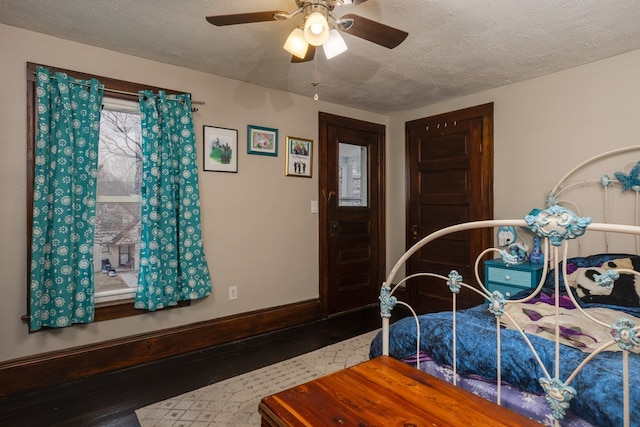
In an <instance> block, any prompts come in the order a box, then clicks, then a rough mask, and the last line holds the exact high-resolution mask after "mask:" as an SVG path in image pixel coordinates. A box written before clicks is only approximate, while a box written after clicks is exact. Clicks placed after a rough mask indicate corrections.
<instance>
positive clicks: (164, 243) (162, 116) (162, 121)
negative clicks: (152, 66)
mask: <svg viewBox="0 0 640 427" xmlns="http://www.w3.org/2000/svg"><path fill="white" fill-rule="evenodd" d="M139 100H140V112H141V122H142V145H143V147H142V156H143V160H142V236H141V239H140V240H141V242H140V275H139V277H138V289H137V292H136V298H135V307H136V308H137V309H147V310H151V311H154V310H158V309H161V308H163V307H167V306H170V305H175V304H176V303H177V302H178V301H184V300H190V299H197V298H202V297H205V296H207V295H209V294H210V293H211V278H210V276H209V270H208V268H207V262H206V259H205V255H204V251H203V248H202V235H201V231H200V193H199V189H198V166H197V159H196V145H195V132H194V128H193V117H192V115H191V99H190V97H189V95H166V94H165V92H164V91H160V93H159V94H154V93H153V92H150V91H143V92H140V93H139Z"/></svg>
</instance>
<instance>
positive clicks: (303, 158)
mask: <svg viewBox="0 0 640 427" xmlns="http://www.w3.org/2000/svg"><path fill="white" fill-rule="evenodd" d="M312 152H313V141H311V140H310V139H304V138H297V137H295V136H288V137H287V158H286V162H285V174H286V175H287V176H299V177H304V178H311V166H312V158H311V154H312Z"/></svg>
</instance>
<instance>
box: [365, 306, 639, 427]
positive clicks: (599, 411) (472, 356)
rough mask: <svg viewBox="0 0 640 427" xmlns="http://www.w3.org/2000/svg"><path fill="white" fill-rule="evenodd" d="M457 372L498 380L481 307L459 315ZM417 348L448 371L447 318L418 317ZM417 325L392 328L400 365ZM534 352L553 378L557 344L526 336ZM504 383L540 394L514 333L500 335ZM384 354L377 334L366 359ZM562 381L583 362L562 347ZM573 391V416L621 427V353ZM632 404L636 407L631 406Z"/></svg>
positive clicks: (534, 369)
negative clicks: (418, 343) (444, 366)
mask: <svg viewBox="0 0 640 427" xmlns="http://www.w3.org/2000/svg"><path fill="white" fill-rule="evenodd" d="M456 317H457V322H458V331H457V340H458V341H457V369H458V373H459V374H476V375H480V376H481V377H484V378H486V379H489V380H495V379H496V378H497V370H496V360H497V359H496V356H497V355H496V332H495V331H496V319H495V317H494V316H493V315H492V314H491V313H490V312H489V311H488V310H487V306H486V305H480V306H477V307H474V308H470V309H468V310H461V311H459V312H458V313H457V316H456ZM419 320H420V329H421V339H420V347H421V349H422V350H424V351H425V352H426V353H427V354H429V356H431V357H432V358H433V359H434V360H435V361H436V362H437V363H440V364H444V365H449V366H451V365H452V364H453V363H452V362H453V361H452V329H451V313H450V312H444V313H433V314H426V315H421V316H419ZM415 337H416V325H415V320H414V319H413V318H412V317H411V318H405V319H402V320H400V321H398V322H396V323H394V324H393V325H391V328H390V342H389V347H390V348H389V350H390V351H389V353H390V355H391V356H392V357H395V358H398V359H403V358H406V357H409V356H412V355H415V352H416V342H415ZM530 339H531V342H532V344H533V346H534V347H535V348H536V350H537V351H538V354H539V356H540V358H541V360H542V362H543V364H544V365H545V367H546V369H547V370H548V372H549V373H550V374H551V375H553V373H554V372H555V344H554V343H553V342H551V341H549V340H546V339H543V338H540V337H536V336H530ZM501 342H502V380H503V381H506V382H508V383H509V384H511V385H513V386H516V387H518V388H519V389H521V390H524V391H528V392H532V393H539V394H541V393H543V390H542V387H541V386H540V384H539V382H538V379H539V378H541V377H543V376H544V374H543V371H542V369H541V368H540V367H539V365H538V363H537V362H536V360H535V359H534V357H533V355H532V354H531V350H530V349H529V347H528V346H527V345H526V343H525V342H524V341H523V340H522V337H520V334H519V333H518V332H517V331H513V330H507V329H502V331H501ZM381 354H382V336H381V334H378V335H377V336H376V337H375V338H374V340H373V342H372V343H371V348H370V353H369V356H370V357H372V358H373V357H377V356H379V355H381ZM560 354H561V364H560V367H561V369H560V377H561V378H562V379H566V378H567V377H568V376H569V375H570V373H571V372H573V370H574V369H575V368H576V367H577V366H578V364H579V363H580V362H581V361H582V360H583V359H584V358H585V357H586V356H587V355H586V354H585V353H582V352H581V351H580V350H578V349H575V348H571V347H567V346H561V350H560ZM629 360H630V363H629V370H630V377H631V379H630V387H629V388H630V393H631V396H630V401H631V402H632V403H631V414H630V417H631V420H632V422H638V420H640V405H638V404H637V402H640V379H639V378H638V373H640V356H639V355H635V354H630V356H629ZM570 385H571V386H572V387H574V388H575V389H576V391H577V396H576V397H575V398H574V399H573V400H572V401H571V410H572V411H573V412H574V413H575V414H576V415H578V416H580V417H582V418H584V419H585V420H587V421H589V422H590V423H592V424H594V425H596V426H622V422H623V421H622V420H623V418H622V408H623V403H622V400H623V395H622V353H621V352H615V353H614V352H604V353H601V354H599V355H598V356H597V357H596V358H595V359H594V360H592V361H591V362H589V363H588V364H587V365H586V366H585V367H584V368H583V370H582V372H581V373H580V374H579V375H578V376H577V377H576V379H574V381H573V382H572V383H571V384H570ZM634 402H636V404H634Z"/></svg>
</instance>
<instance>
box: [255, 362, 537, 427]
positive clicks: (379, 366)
mask: <svg viewBox="0 0 640 427" xmlns="http://www.w3.org/2000/svg"><path fill="white" fill-rule="evenodd" d="M258 411H259V412H260V415H261V416H262V426H263V427H266V426H271V427H283V426H318V427H325V426H341V425H344V426H354V427H365V426H381V427H388V426H403V427H417V426H430V427H435V426H491V427H499V426H518V427H527V426H538V427H539V426H540V424H538V423H536V422H534V421H532V420H530V419H529V418H526V417H524V416H522V415H520V414H517V413H515V412H513V411H510V410H508V409H505V408H503V407H501V406H499V405H497V404H495V403H493V402H490V401H488V400H485V399H483V398H481V397H478V396H476V395H474V394H472V393H469V392H467V391H465V390H463V389H461V388H458V387H455V386H453V385H452V384H449V383H447V382H445V381H442V380H440V379H438V378H435V377H433V376H431V375H429V374H426V373H424V372H421V371H419V370H417V369H415V368H413V367H411V366H409V365H406V364H405V363H402V362H400V361H398V360H396V359H393V358H391V357H388V356H381V357H378V358H376V359H373V360H369V361H367V362H364V363H361V364H359V365H356V366H353V367H351V368H347V369H343V370H341V371H338V372H336V373H333V374H330V375H327V376H324V377H321V378H318V379H316V380H313V381H309V382H308V383H305V384H302V385H299V386H296V387H293V388H290V389H288V390H284V391H281V392H280V393H276V394H274V395H271V396H267V397H265V398H263V399H262V401H261V402H260V405H259V408H258Z"/></svg>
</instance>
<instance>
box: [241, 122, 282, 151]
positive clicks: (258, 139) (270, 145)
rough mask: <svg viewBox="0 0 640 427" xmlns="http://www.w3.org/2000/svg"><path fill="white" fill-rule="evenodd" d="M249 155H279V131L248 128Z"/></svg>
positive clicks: (257, 127) (258, 127) (255, 127)
mask: <svg viewBox="0 0 640 427" xmlns="http://www.w3.org/2000/svg"><path fill="white" fill-rule="evenodd" d="M247 153H249V154H260V155H262V156H277V155H278V129H271V128H264V127H260V126H253V125H249V126H247Z"/></svg>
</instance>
